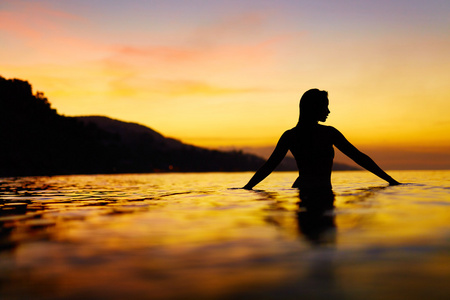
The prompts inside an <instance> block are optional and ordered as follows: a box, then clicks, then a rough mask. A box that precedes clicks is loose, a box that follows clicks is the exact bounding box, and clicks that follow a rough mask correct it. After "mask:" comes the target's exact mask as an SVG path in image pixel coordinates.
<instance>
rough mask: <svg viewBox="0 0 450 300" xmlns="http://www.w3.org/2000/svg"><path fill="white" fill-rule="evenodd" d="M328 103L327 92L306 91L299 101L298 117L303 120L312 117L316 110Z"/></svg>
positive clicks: (317, 90)
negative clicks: (301, 117)
mask: <svg viewBox="0 0 450 300" xmlns="http://www.w3.org/2000/svg"><path fill="white" fill-rule="evenodd" d="M327 101H328V92H327V91H321V90H319V89H310V90H308V91H306V92H305V93H304V94H303V96H302V98H301V99H300V115H301V116H303V117H304V118H309V117H314V116H315V114H316V112H317V109H318V108H319V107H320V106H321V105H323V104H324V103H326V102H327Z"/></svg>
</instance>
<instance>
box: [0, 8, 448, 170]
mask: <svg viewBox="0 0 450 300" xmlns="http://www.w3.org/2000/svg"><path fill="white" fill-rule="evenodd" d="M393 2H394V3H393ZM449 16H450V2H448V1H406V0H403V1H348V0H346V1H331V0H330V1H314V2H313V1H256V0H255V1H231V0H230V1H206V2H205V1H200V0H197V1H170V0H168V1H131V0H128V1H106V0H105V1H84V0H82V1H20V0H19V1H17V0H14V1H0V41H1V43H2V47H0V75H1V76H3V77H6V78H20V79H24V80H28V81H30V83H31V84H32V85H33V87H34V90H35V91H37V90H39V91H43V92H44V93H45V94H46V96H47V97H48V98H49V100H50V102H51V103H52V105H53V107H54V108H56V109H57V110H58V112H59V113H62V114H65V115H93V114H96V115H99V114H100V115H107V116H110V117H113V118H117V119H121V120H125V121H131V122H137V123H141V124H144V125H147V126H149V127H151V128H153V129H155V130H157V131H159V132H161V133H162V134H164V135H166V136H171V137H175V138H178V139H181V140H182V141H184V142H186V143H192V144H195V145H199V146H205V147H235V148H241V147H262V146H270V145H274V144H275V143H276V141H277V139H278V137H279V136H280V135H281V133H282V132H283V131H284V130H286V129H287V128H290V127H293V126H294V125H295V124H296V121H297V118H298V100H299V98H300V96H301V94H302V93H303V92H304V91H306V90H307V89H309V88H313V87H317V88H320V89H325V90H327V91H328V92H329V98H330V110H331V115H330V117H329V119H328V121H327V124H329V125H332V126H335V127H336V128H338V129H339V130H340V131H341V132H342V133H343V134H344V135H345V136H346V137H347V138H348V139H349V140H350V141H351V142H352V143H354V144H355V145H356V146H358V147H359V148H361V149H362V150H364V151H366V152H367V153H368V154H369V155H370V156H372V157H373V158H374V159H376V160H377V161H378V162H380V165H382V166H384V167H386V168H401V169H402V168H403V169H405V168H450V134H449V132H450V117H449V114H448V112H449V111H450V88H449V82H450V58H449V55H448V53H450V39H449V36H450V17H449ZM402 153H403V155H402Z"/></svg>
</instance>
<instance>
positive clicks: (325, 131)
mask: <svg viewBox="0 0 450 300" xmlns="http://www.w3.org/2000/svg"><path fill="white" fill-rule="evenodd" d="M329 113H330V110H329V109H328V93H327V92H326V91H320V90H318V89H311V90H309V91H307V92H305V93H304V94H303V96H302V98H301V99H300V117H299V121H298V124H297V126H295V127H294V128H292V129H289V130H287V131H286V132H284V133H283V135H282V136H281V138H280V140H279V141H278V144H277V146H276V147H275V150H274V151H273V153H272V155H271V156H270V158H269V159H268V160H267V162H266V163H265V164H264V165H263V166H262V167H261V168H260V169H259V170H258V171H257V172H256V173H255V175H253V177H252V178H251V179H250V181H249V182H248V183H247V184H246V185H245V186H244V189H252V188H253V187H254V186H255V185H257V184H258V183H259V182H261V181H262V180H263V179H264V178H266V177H267V176H268V175H269V174H270V173H271V172H272V171H273V170H274V169H275V168H276V166H277V165H278V164H279V163H280V162H281V161H282V160H283V158H284V156H285V155H286V153H287V152H288V150H290V151H291V153H292V154H293V155H294V158H295V160H296V162H297V166H298V170H299V176H298V178H297V180H296V181H295V182H294V185H293V187H296V188H299V189H300V197H301V199H302V202H304V204H306V205H312V206H314V207H316V206H320V207H322V208H323V207H324V206H332V205H333V204H332V202H333V199H334V197H331V195H332V194H333V193H332V187H331V168H332V165H333V158H334V149H333V146H336V148H338V149H339V150H340V151H342V152H343V153H344V154H345V155H347V156H348V157H350V158H351V159H352V160H353V161H355V162H356V163H357V164H358V165H360V166H361V167H363V168H365V169H366V170H368V171H370V172H372V173H373V174H375V175H377V176H378V177H380V178H382V179H384V180H386V181H387V182H389V184H390V185H397V184H399V183H398V182H397V181H396V180H395V179H393V178H392V177H391V176H389V175H388V174H386V172H384V171H383V170H382V169H381V168H380V167H379V166H378V165H377V164H376V163H375V162H374V161H373V160H372V159H371V158H370V157H369V156H367V155H365V154H364V153H362V152H361V151H359V150H358V149H356V147H354V146H353V145H352V144H351V143H350V142H349V141H347V139H346V138H345V137H344V136H343V135H342V133H340V132H339V131H338V130H337V129H335V128H334V127H331V126H324V125H320V124H318V121H320V122H325V121H326V119H327V117H328V114H329ZM302 194H303V196H302ZM311 195H314V197H313V198H320V199H329V200H322V201H319V203H318V202H317V199H314V200H313V199H311V201H308V200H307V199H309V198H311ZM318 195H322V196H320V197H317V196H318ZM326 195H328V196H326ZM330 199H331V200H330ZM323 201H324V202H325V203H324V202H323ZM308 202H309V203H308ZM320 202H322V203H320Z"/></svg>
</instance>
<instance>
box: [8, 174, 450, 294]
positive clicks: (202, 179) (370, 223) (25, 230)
mask: <svg viewBox="0 0 450 300" xmlns="http://www.w3.org/2000/svg"><path fill="white" fill-rule="evenodd" d="M389 173H390V174H391V175H392V176H393V177H394V178H396V179H397V180H399V181H401V182H407V184H404V185H400V186H393V187H389V186H386V184H385V183H384V182H383V181H381V180H379V179H377V178H376V177H375V176H374V175H372V174H370V173H368V172H363V171H351V172H335V173H333V186H334V191H335V193H336V209H335V210H334V211H333V212H330V213H329V214H328V215H327V216H326V217H325V218H324V219H323V220H320V221H319V223H317V222H316V221H314V220H312V221H311V220H309V219H308V218H306V219H305V218H304V217H303V216H302V214H301V213H300V214H298V212H299V208H298V206H297V202H298V192H297V191H296V190H294V189H291V188H289V187H290V185H291V184H292V182H293V181H294V180H295V178H296V175H295V173H291V172H279V173H273V174H272V175H271V176H270V177H269V178H267V179H266V181H264V182H262V183H261V184H260V185H258V186H257V188H259V189H260V190H257V191H247V190H241V189H229V188H230V187H239V186H242V185H244V184H245V183H246V182H247V181H248V179H249V178H250V176H251V173H207V174H145V175H97V176H60V177H58V176H57V177H23V178H3V179H1V178H0V208H1V211H0V296H1V297H0V298H1V299H29V298H33V299H99V298H100V299H124V298H125V299H126V298H129V299H131V298H132V299H275V298H276V299H300V298H302V297H303V298H305V299H406V298H408V299H447V297H448V295H449V293H450V286H449V285H448V280H449V279H450V251H449V250H450V226H449V220H450V195H449V192H450V181H449V178H450V171H401V172H400V171H396V172H389Z"/></svg>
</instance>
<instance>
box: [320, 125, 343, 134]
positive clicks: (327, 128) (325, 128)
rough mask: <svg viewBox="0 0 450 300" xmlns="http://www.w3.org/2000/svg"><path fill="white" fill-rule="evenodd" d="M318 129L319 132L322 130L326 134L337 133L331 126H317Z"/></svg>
mask: <svg viewBox="0 0 450 300" xmlns="http://www.w3.org/2000/svg"><path fill="white" fill-rule="evenodd" d="M319 128H320V130H323V131H326V132H329V133H336V132H339V130H337V129H336V128H334V127H333V126H328V125H322V124H319Z"/></svg>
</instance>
